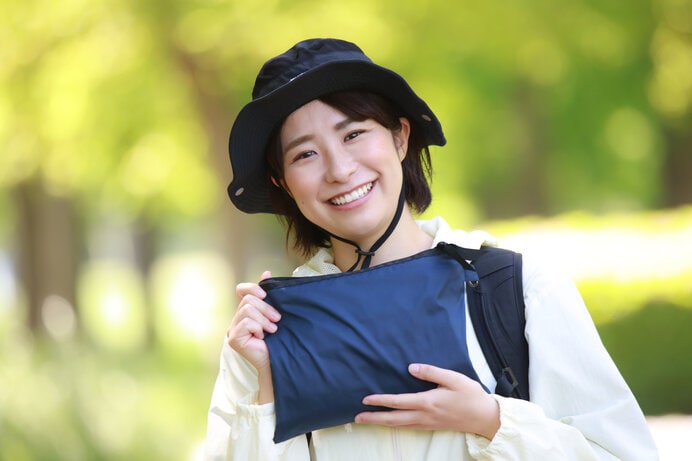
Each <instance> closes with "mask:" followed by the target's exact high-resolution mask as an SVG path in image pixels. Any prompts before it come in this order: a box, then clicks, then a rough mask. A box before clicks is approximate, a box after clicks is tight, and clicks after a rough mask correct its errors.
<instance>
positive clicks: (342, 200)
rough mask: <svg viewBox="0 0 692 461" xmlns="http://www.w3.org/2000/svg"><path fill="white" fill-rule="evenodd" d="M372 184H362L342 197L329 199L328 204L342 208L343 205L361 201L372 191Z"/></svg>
mask: <svg viewBox="0 0 692 461" xmlns="http://www.w3.org/2000/svg"><path fill="white" fill-rule="evenodd" d="M372 186H373V182H372V181H371V182H369V183H367V184H364V185H362V186H360V187H358V188H357V189H355V190H353V191H351V192H348V193H346V194H343V195H339V196H337V197H334V198H331V199H329V202H330V203H331V204H332V205H337V206H343V205H348V204H349V203H352V202H354V201H356V200H359V199H362V198H363V197H365V196H366V195H368V194H369V193H370V191H371V190H372Z"/></svg>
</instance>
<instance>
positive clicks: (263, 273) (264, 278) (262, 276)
mask: <svg viewBox="0 0 692 461" xmlns="http://www.w3.org/2000/svg"><path fill="white" fill-rule="evenodd" d="M271 276H272V273H271V272H269V271H264V272H262V275H260V282H261V281H262V280H267V279H268V278H270V277H271Z"/></svg>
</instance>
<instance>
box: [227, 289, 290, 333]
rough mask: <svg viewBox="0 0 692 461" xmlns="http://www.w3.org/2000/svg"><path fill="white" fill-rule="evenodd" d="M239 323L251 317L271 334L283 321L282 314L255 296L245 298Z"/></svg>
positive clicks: (239, 309)
mask: <svg viewBox="0 0 692 461" xmlns="http://www.w3.org/2000/svg"><path fill="white" fill-rule="evenodd" d="M236 317H237V321H238V322H239V321H241V320H242V319H244V318H246V317H249V318H251V319H253V320H254V321H256V322H257V323H259V324H260V325H262V328H263V329H264V330H265V331H268V332H269V333H274V332H275V331H276V323H275V322H278V321H279V320H280V319H281V314H279V312H278V311H277V310H276V309H274V308H273V307H272V306H270V305H269V304H267V303H265V302H264V301H262V300H259V299H257V298H255V297H254V296H246V297H245V298H243V301H242V302H241V305H240V307H239V308H238V314H237V316H236Z"/></svg>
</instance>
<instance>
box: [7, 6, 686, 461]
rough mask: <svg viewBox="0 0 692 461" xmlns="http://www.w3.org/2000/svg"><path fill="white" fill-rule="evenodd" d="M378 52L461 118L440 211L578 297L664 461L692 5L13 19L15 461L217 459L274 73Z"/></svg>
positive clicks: (681, 331) (444, 172) (265, 243)
mask: <svg viewBox="0 0 692 461" xmlns="http://www.w3.org/2000/svg"><path fill="white" fill-rule="evenodd" d="M314 36H337V37H340V38H345V39H348V40H352V41H355V42H356V43H358V44H359V45H360V46H361V47H362V48H363V49H364V50H365V51H366V53H368V54H369V55H370V56H371V57H372V58H373V59H374V60H375V61H377V62H379V63H382V64H384V65H386V66H388V67H391V68H393V69H396V70H397V71H399V72H400V73H401V74H403V75H404V76H405V77H406V78H407V79H408V80H409V82H410V83H411V84H412V86H413V87H414V88H416V90H417V91H418V92H419V94H420V95H421V96H422V97H423V98H424V99H425V100H426V101H427V102H428V103H429V104H430V106H431V107H432V108H433V109H434V110H435V111H436V113H437V114H438V116H439V118H440V119H441V120H442V124H443V127H444V129H445V133H446V135H447V138H448V140H449V143H448V145H447V146H446V147H444V148H436V149H433V152H432V153H433V159H434V165H436V166H437V169H436V173H435V176H434V182H433V187H434V197H435V200H434V204H433V206H432V207H431V209H430V210H429V211H428V212H426V216H434V215H437V214H440V215H443V216H445V217H446V218H447V219H448V220H449V221H450V222H451V223H452V224H454V225H455V226H457V227H460V228H464V229H469V230H470V229H477V228H480V229H486V230H489V231H491V232H493V233H494V234H495V235H497V236H498V237H499V238H500V243H501V245H502V246H505V247H508V248H513V249H517V250H520V251H523V252H525V253H531V254H536V255H537V256H539V257H541V258H543V259H545V260H546V262H547V263H549V264H554V265H555V266H556V267H557V269H558V270H562V271H564V272H566V273H567V274H568V275H570V276H571V277H572V278H573V279H574V280H575V281H576V282H577V283H578V285H579V288H580V289H581V291H582V293H583V295H584V297H585V299H586V301H587V304H588V306H589V309H590V311H591V313H592V316H593V318H594V320H595V321H596V323H597V326H598V328H599V331H600V333H601V335H602V338H603V341H604V343H605V344H606V346H607V347H608V349H609V350H610V352H611V354H612V356H613V358H614V360H615V361H616V363H617V364H618V366H619V367H620V370H621V371H622V373H623V375H624V376H625V377H626V379H627V380H628V382H629V383H630V385H631V387H632V389H633V391H634V392H635V394H636V395H637V397H638V399H639V401H640V404H641V406H642V408H643V409H644V411H645V413H646V414H647V415H648V416H649V418H650V421H651V422H652V427H655V430H656V432H655V435H656V436H657V439H658V440H659V441H660V442H661V444H662V445H661V451H662V455H663V457H662V459H675V456H676V453H675V449H674V448H673V447H672V446H670V445H668V443H669V442H670V441H671V440H672V439H675V438H677V439H679V438H680V437H679V436H678V435H676V434H678V432H676V431H680V429H679V426H675V425H673V424H670V423H669V422H670V421H682V422H686V421H689V420H690V417H689V416H686V415H690V414H692V396H691V394H690V392H689V382H690V381H692V358H690V355H689V351H691V350H692V335H690V333H689V331H690V328H691V327H692V283H690V282H691V281H692V244H690V241H691V240H692V180H691V179H690V177H691V176H692V0H614V1H608V2H603V1H599V0H551V1H543V0H536V1H512V0H510V1H507V0H489V1H488V0H485V1H471V0H463V1H457V2H449V1H448V0H428V1H420V0H415V1H413V0H355V1H350V2H345V1H342V0H314V1H313V0H305V1H296V0H293V1H284V0H267V1H249V0H248V1H240V0H231V1H222V0H196V1H192V0H190V1H186V0H169V1H161V0H158V1H157V0H141V1H140V0H111V1H93V0H61V1H59V2H48V1H41V0H21V1H20V0H5V1H3V2H0V43H1V45H0V148H1V149H2V150H1V153H0V459H7V460H13V461H14V460H19V461H22V460H63V459H64V460H92V459H103V460H120V459H133V460H134V459H137V460H138V459H141V460H151V459H180V460H196V459H199V457H200V453H201V446H202V443H203V438H204V432H205V427H206V411H207V406H208V402H209V397H210V394H211V389H212V386H213V382H214V379H215V375H216V371H217V362H218V355H219V351H220V347H221V344H222V341H223V336H224V332H225V329H226V326H227V324H228V322H229V320H230V318H231V316H232V313H233V309H234V307H235V299H234V298H235V294H234V287H235V284H236V283H237V282H239V281H246V280H256V279H257V278H258V277H259V274H260V273H261V272H262V271H263V270H265V269H269V270H271V271H272V272H273V273H274V274H275V275H286V274H289V273H290V270H291V268H292V267H293V266H294V265H295V264H296V262H297V260H296V258H295V257H294V256H292V255H291V254H290V253H288V252H287V251H286V249H285V244H284V235H283V231H282V229H281V227H280V225H279V224H278V223H277V222H276V220H275V219H274V218H272V217H270V216H244V215H242V214H240V213H239V212H237V211H235V210H234V209H233V208H232V206H231V205H230V202H229V201H228V199H227V197H226V195H225V194H226V192H225V187H226V185H227V183H228V181H229V180H230V178H231V170H230V165H229V163H228V160H227V151H226V146H227V136H228V131H229V129H230V126H231V124H232V121H233V117H234V116H235V114H236V113H237V111H238V110H239V109H240V108H241V107H242V105H243V104H245V103H246V102H247V101H248V100H249V95H250V91H251V88H252V84H253V82H254V77H255V74H256V72H257V70H258V69H259V67H260V66H261V64H262V63H263V62H264V61H265V60H266V59H267V58H269V57H271V56H274V55H276V54H278V53H280V52H282V51H284V50H285V49H287V48H289V47H290V46H291V45H292V44H293V43H295V42H296V41H298V40H301V39H303V38H308V37H314Z"/></svg>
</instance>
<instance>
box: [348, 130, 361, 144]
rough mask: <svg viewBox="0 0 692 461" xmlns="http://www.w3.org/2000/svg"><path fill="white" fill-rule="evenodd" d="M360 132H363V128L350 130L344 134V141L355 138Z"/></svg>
mask: <svg viewBox="0 0 692 461" xmlns="http://www.w3.org/2000/svg"><path fill="white" fill-rule="evenodd" d="M361 134H363V130H357V131H352V132H350V133H349V134H347V135H346V138H345V140H346V141H350V140H351V139H355V138H357V137H358V136H360V135H361Z"/></svg>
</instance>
